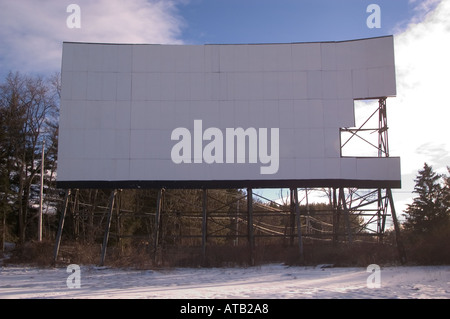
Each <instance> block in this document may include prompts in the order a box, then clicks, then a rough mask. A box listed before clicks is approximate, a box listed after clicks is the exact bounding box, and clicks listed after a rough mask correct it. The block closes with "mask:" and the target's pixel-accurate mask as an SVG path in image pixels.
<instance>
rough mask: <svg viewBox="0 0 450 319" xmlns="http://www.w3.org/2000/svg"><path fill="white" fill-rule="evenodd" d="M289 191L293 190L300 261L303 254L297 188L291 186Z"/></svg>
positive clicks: (302, 259) (302, 260)
mask: <svg viewBox="0 0 450 319" xmlns="http://www.w3.org/2000/svg"><path fill="white" fill-rule="evenodd" d="M291 192H294V204H295V215H296V220H297V236H298V252H299V257H300V263H303V262H304V255H303V238H302V223H301V220H300V206H299V202H298V190H297V188H295V189H294V188H292V189H291Z"/></svg>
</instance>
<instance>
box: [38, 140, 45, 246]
mask: <svg viewBox="0 0 450 319" xmlns="http://www.w3.org/2000/svg"><path fill="white" fill-rule="evenodd" d="M44 147H45V140H43V141H42V157H41V187H40V192H39V216H38V241H39V242H41V241H42V209H43V207H42V206H43V203H44Z"/></svg>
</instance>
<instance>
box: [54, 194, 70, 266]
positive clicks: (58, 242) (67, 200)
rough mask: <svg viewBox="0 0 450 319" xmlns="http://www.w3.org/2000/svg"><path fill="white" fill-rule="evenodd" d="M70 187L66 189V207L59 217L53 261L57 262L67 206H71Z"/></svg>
mask: <svg viewBox="0 0 450 319" xmlns="http://www.w3.org/2000/svg"><path fill="white" fill-rule="evenodd" d="M69 197H70V189H68V190H66V196H65V198H64V208H63V211H62V213H61V217H60V219H59V226H58V233H57V234H56V244H55V250H54V252H53V262H54V263H56V259H57V258H58V253H59V246H60V244H61V236H62V231H63V228H64V219H65V218H66V213H67V207H68V206H69Z"/></svg>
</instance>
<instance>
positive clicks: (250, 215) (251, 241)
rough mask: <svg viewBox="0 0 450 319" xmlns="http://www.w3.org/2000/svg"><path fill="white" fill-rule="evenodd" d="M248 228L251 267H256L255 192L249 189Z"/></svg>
mask: <svg viewBox="0 0 450 319" xmlns="http://www.w3.org/2000/svg"><path fill="white" fill-rule="evenodd" d="M247 214H248V217H247V227H248V244H249V250H250V265H251V266H254V265H255V256H254V250H255V238H254V236H253V191H252V189H251V188H247Z"/></svg>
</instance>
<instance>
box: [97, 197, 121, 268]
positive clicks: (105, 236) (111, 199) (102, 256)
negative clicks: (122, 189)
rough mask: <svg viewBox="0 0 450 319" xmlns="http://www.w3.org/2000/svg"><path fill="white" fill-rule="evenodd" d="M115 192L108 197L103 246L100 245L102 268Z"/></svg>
mask: <svg viewBox="0 0 450 319" xmlns="http://www.w3.org/2000/svg"><path fill="white" fill-rule="evenodd" d="M116 193H117V190H116V189H115V190H113V191H112V192H111V196H110V197H109V210H108V217H107V219H106V228H105V235H104V236H103V245H102V255H101V259H100V266H103V265H104V263H105V256H106V247H107V246H108V239H109V230H110V228H111V219H112V213H113V210H114V199H115V197H116Z"/></svg>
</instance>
